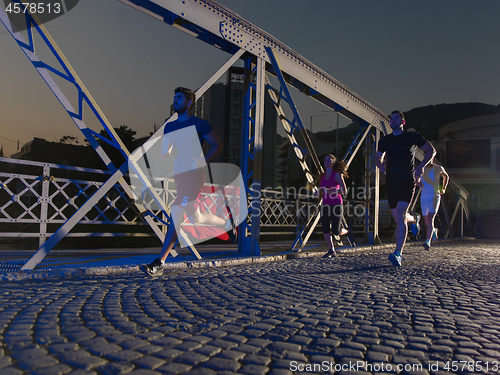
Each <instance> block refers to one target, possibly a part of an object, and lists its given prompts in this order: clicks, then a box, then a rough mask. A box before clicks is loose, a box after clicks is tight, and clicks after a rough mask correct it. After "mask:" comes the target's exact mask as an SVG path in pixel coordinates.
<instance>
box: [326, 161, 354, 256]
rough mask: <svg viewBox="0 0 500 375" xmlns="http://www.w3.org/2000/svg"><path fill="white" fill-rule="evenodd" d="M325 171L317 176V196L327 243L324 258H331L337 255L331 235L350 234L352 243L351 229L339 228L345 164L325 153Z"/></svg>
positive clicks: (341, 214) (344, 187) (342, 209)
mask: <svg viewBox="0 0 500 375" xmlns="http://www.w3.org/2000/svg"><path fill="white" fill-rule="evenodd" d="M323 163H324V166H325V172H324V173H323V174H321V176H320V178H319V187H320V188H319V197H320V199H321V198H322V199H323V201H322V203H321V226H322V229H323V235H324V237H325V240H326V244H327V245H328V252H327V253H326V254H325V258H332V257H334V256H336V255H337V253H336V251H335V249H334V247H333V238H332V234H333V235H337V236H343V235H346V234H349V235H350V239H351V242H352V244H353V245H354V237H353V236H352V231H350V230H347V229H345V228H342V229H341V228H340V224H341V220H342V217H343V215H344V206H343V204H342V203H343V201H342V194H345V193H346V185H345V181H344V178H347V177H348V175H347V165H346V163H345V162H344V161H343V160H340V161H337V159H336V158H335V156H333V155H332V154H329V155H326V156H325V159H324V162H323Z"/></svg>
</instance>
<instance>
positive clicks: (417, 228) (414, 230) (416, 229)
mask: <svg viewBox="0 0 500 375" xmlns="http://www.w3.org/2000/svg"><path fill="white" fill-rule="evenodd" d="M413 216H415V220H416V222H415V223H413V224H411V225H410V229H411V232H412V233H413V234H414V235H415V236H416V235H417V234H419V233H420V215H419V214H414V215H413Z"/></svg>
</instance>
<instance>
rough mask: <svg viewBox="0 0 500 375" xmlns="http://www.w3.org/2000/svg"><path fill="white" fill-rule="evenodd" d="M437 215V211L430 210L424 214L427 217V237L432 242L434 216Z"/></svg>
mask: <svg viewBox="0 0 500 375" xmlns="http://www.w3.org/2000/svg"><path fill="white" fill-rule="evenodd" d="M435 216H436V213H435V212H429V213H428V214H427V215H425V216H424V219H425V225H426V227H427V228H426V230H425V238H426V239H427V240H428V241H429V242H430V241H431V238H432V232H433V231H434V217H435Z"/></svg>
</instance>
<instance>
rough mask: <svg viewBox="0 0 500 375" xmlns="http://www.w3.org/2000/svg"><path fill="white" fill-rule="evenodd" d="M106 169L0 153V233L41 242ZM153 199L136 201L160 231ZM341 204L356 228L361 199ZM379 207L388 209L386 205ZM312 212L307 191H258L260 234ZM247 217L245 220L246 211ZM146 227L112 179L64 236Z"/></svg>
mask: <svg viewBox="0 0 500 375" xmlns="http://www.w3.org/2000/svg"><path fill="white" fill-rule="evenodd" d="M110 174H111V172H109V171H105V170H100V169H91V168H82V167H73V166H67V165H61V164H52V163H44V162H36V161H28V160H19V159H10V158H0V226H1V229H0V238H2V237H3V238H38V239H39V246H41V245H42V244H43V243H44V242H45V240H46V239H48V238H49V237H50V236H51V235H52V234H53V233H54V232H55V230H57V228H58V227H59V226H61V225H62V224H64V223H65V222H66V221H67V220H68V219H69V218H70V217H71V215H72V214H73V213H75V212H76V211H77V210H78V209H79V207H81V206H82V205H83V204H84V203H85V202H86V201H87V199H88V198H89V197H90V196H92V194H93V193H94V192H95V191H96V190H97V189H99V187H100V186H101V185H102V184H103V183H104V181H106V179H107V178H108V176H109V175H110ZM153 186H154V187H155V189H156V191H157V193H158V194H159V195H160V196H161V197H162V198H163V200H164V201H165V202H166V203H167V204H170V203H172V201H173V200H174V199H175V196H176V191H175V185H174V183H173V180H172V179H167V178H157V179H155V181H153ZM203 196H204V206H205V209H206V210H212V212H214V213H215V214H216V215H220V216H224V215H226V214H227V213H226V212H225V211H224V207H221V205H219V204H217V202H215V200H216V199H217V197H218V195H213V194H210V193H209V192H208V193H205V194H203ZM212 197H213V199H212ZM228 199H229V201H231V199H232V197H231V196H228ZM153 203H154V200H153V199H152V197H149V196H148V195H146V196H145V197H143V202H142V204H143V205H144V206H145V207H146V208H147V209H148V211H149V212H151V213H152V214H153V217H154V218H155V221H156V222H157V223H158V224H159V225H163V226H164V230H166V228H165V225H164V224H165V222H167V221H168V218H166V217H162V213H161V210H159V209H155V208H154V205H153ZM345 205H346V209H345V212H346V215H348V219H347V220H348V222H349V223H350V225H352V226H353V227H354V228H355V232H357V233H362V232H363V230H364V229H363V228H364V226H365V220H366V218H365V214H364V213H365V212H366V206H365V205H366V203H365V202H364V201H354V200H353V201H346V203H345ZM382 210H383V211H384V212H385V211H387V212H386V213H388V209H386V210H384V209H383V208H382ZM317 212H318V203H317V200H316V199H315V198H314V197H313V196H312V195H310V194H289V193H287V194H284V193H283V191H279V190H269V189H268V190H263V191H262V206H261V215H260V223H261V226H262V227H263V231H262V235H265V236H266V238H269V236H277V235H280V236H283V235H296V234H297V233H298V231H299V230H300V228H302V227H303V226H304V225H305V223H306V222H307V220H308V218H309V217H310V215H314V214H316V213H317ZM382 217H384V215H382ZM247 220H248V222H249V223H250V222H251V218H250V215H249V216H248V219H247ZM387 224H389V223H387ZM148 228H149V227H148V226H147V225H144V221H143V218H142V216H141V215H140V213H139V212H138V211H137V209H136V208H135V206H134V204H133V202H131V201H130V199H129V198H128V196H127V194H126V193H125V192H124V191H123V188H122V187H121V185H120V184H116V185H114V186H113V188H112V189H110V190H109V192H108V193H106V194H105V195H104V197H103V198H102V199H101V200H100V201H99V202H98V203H97V204H96V205H95V206H94V207H93V208H92V209H91V210H90V211H89V212H88V213H87V214H86V215H85V216H84V217H83V218H82V220H80V221H79V222H78V229H77V230H75V231H72V232H70V233H68V234H67V237H119V236H148V237H149V236H150V237H154V236H155V234H154V233H153V232H152V231H151V230H149V231H148V230H147V229H148ZM145 229H146V230H145ZM318 233H320V232H319V231H318Z"/></svg>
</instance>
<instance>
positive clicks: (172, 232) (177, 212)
mask: <svg viewBox="0 0 500 375" xmlns="http://www.w3.org/2000/svg"><path fill="white" fill-rule="evenodd" d="M183 217H184V209H183V208H182V207H178V206H172V210H171V211H170V219H171V223H170V225H169V227H168V230H167V234H166V235H165V239H164V240H163V246H162V249H161V253H160V259H161V261H162V262H165V260H166V259H167V257H168V254H169V253H170V251H171V250H172V248H173V247H174V244H175V242H176V241H177V230H176V229H175V224H174V223H177V225H178V226H179V227H180V224H181V222H182V221H181V220H182V218H183Z"/></svg>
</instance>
